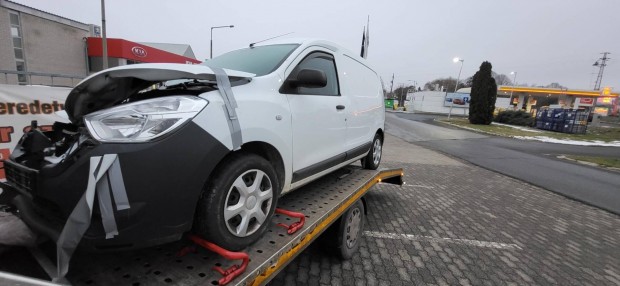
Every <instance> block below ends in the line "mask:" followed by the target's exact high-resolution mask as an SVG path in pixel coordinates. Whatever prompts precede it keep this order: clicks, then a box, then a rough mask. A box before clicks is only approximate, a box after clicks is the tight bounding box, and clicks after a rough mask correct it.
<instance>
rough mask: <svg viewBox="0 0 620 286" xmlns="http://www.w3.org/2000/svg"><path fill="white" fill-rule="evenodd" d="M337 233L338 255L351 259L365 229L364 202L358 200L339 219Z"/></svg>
mask: <svg viewBox="0 0 620 286" xmlns="http://www.w3.org/2000/svg"><path fill="white" fill-rule="evenodd" d="M338 223H339V227H338V231H337V233H336V236H337V237H336V246H337V248H338V252H337V253H338V255H339V256H340V257H341V258H342V259H345V260H348V259H351V257H353V254H355V252H357V250H358V249H359V246H360V240H361V239H362V233H363V231H364V204H363V203H362V201H361V200H357V202H355V203H354V204H353V205H352V206H351V207H350V208H349V209H348V210H347V211H346V212H345V213H344V214H343V215H342V217H341V218H340V220H338Z"/></svg>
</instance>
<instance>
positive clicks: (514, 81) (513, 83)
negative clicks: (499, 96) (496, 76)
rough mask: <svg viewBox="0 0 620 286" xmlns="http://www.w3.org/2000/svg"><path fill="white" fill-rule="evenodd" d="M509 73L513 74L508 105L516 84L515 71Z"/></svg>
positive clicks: (510, 103)
mask: <svg viewBox="0 0 620 286" xmlns="http://www.w3.org/2000/svg"><path fill="white" fill-rule="evenodd" d="M510 74H514V75H515V76H514V77H513V78H512V89H511V90H510V100H509V101H508V106H511V105H512V92H513V91H514V89H515V85H517V72H516V71H512V72H510ZM512 109H513V110H514V106H513V107H512Z"/></svg>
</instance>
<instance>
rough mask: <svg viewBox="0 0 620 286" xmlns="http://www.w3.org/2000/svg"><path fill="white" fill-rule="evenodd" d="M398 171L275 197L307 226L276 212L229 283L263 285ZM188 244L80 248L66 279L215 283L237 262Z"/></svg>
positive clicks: (331, 178) (365, 173)
mask: <svg viewBox="0 0 620 286" xmlns="http://www.w3.org/2000/svg"><path fill="white" fill-rule="evenodd" d="M402 172H403V171H402V169H380V170H364V169H362V168H359V167H355V166H352V165H350V166H347V167H345V168H343V169H340V170H337V171H335V172H333V173H331V174H329V175H326V176H324V177H323V178H321V179H319V180H317V181H314V182H312V183H310V184H308V185H306V186H304V187H303V188H301V189H299V190H296V191H294V192H291V193H289V194H286V195H285V196H283V197H282V198H280V200H279V201H278V207H279V208H281V209H286V210H290V211H294V212H300V213H303V214H304V215H305V225H304V226H303V228H301V229H300V230H299V231H297V232H295V233H294V234H291V235H289V234H288V233H287V229H286V228H284V227H282V226H280V225H278V224H280V223H281V224H286V225H290V224H291V223H293V222H294V221H295V219H294V218H290V217H288V216H284V215H281V214H277V213H276V214H275V215H274V218H273V221H272V223H271V225H270V227H269V228H268V230H267V232H266V234H265V235H264V236H263V237H262V238H261V239H260V240H259V241H258V242H256V243H255V244H253V245H251V246H250V247H248V248H246V249H244V250H243V252H245V253H247V254H248V255H249V258H250V261H249V264H248V266H247V268H246V270H245V271H244V272H243V273H242V274H241V275H240V276H238V277H236V278H235V279H234V280H232V281H231V282H230V284H229V285H264V284H266V283H267V282H269V281H270V280H271V279H272V278H274V277H275V275H277V274H278V273H279V271H281V270H282V269H283V268H284V267H285V266H286V265H287V264H288V263H289V262H290V261H292V260H293V259H294V258H295V257H296V256H297V255H298V254H300V253H301V252H302V251H303V250H304V249H305V248H306V247H308V246H309V245H310V243H311V242H313V241H314V240H315V239H316V238H317V237H319V235H320V234H322V233H323V232H324V231H325V230H327V228H328V227H329V226H330V225H332V224H333V223H334V222H336V221H337V220H338V219H339V218H340V217H341V216H342V215H343V214H344V213H345V212H346V211H347V209H348V208H349V207H350V206H351V205H353V204H354V203H356V202H357V201H358V200H360V199H361V198H362V197H363V196H364V194H366V192H368V190H369V189H370V188H371V187H372V186H374V185H375V184H377V183H380V182H387V183H395V184H402V175H403V173H402ZM188 245H191V242H190V241H189V240H187V239H183V240H181V241H178V242H175V243H170V244H166V245H162V246H158V247H152V248H147V249H141V250H134V251H129V252H115V253H104V254H92V253H81V252H78V253H76V254H75V255H74V257H73V259H72V261H71V265H70V270H69V273H68V275H67V279H68V281H69V282H70V283H71V284H73V285H134V286H138V285H161V284H171V285H197V284H200V285H204V284H207V285H209V284H210V285H218V280H219V279H220V278H221V277H222V275H220V274H219V273H218V272H216V271H214V270H213V269H212V268H213V267H221V268H223V269H228V268H229V267H231V266H232V265H235V264H237V263H238V262H239V261H231V260H226V259H224V258H222V257H221V256H219V255H217V254H215V253H213V252H211V251H208V250H206V249H202V248H200V247H198V248H196V251H195V252H189V253H186V255H184V256H179V255H178V254H179V251H180V250H182V249H183V248H185V247H187V246H188ZM39 256H40V255H39ZM38 260H39V262H40V264H41V266H42V267H43V268H44V269H45V268H47V269H46V271H47V272H48V273H50V272H51V271H53V269H49V268H50V266H49V265H50V263H41V259H38ZM45 264H47V267H46V266H45ZM17 274H19V273H17ZM16 277H18V278H19V276H14V275H8V274H7V273H2V272H0V284H2V283H4V282H8V281H12V282H17V280H19V279H16ZM25 280H26V277H24V280H21V282H22V283H26V285H32V284H30V283H32V281H30V283H29V282H26V281H25ZM3 281H4V282H3ZM35 284H36V283H35ZM22 285H24V284H22Z"/></svg>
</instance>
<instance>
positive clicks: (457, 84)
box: [446, 57, 465, 121]
mask: <svg viewBox="0 0 620 286" xmlns="http://www.w3.org/2000/svg"><path fill="white" fill-rule="evenodd" d="M452 61H453V62H454V63H458V62H461V68H460V69H459V75H458V76H457V77H456V85H455V86H454V92H456V90H457V89H458V87H459V80H460V79H461V71H463V62H464V61H465V60H464V59H461V58H459V57H455V58H454V59H452ZM446 96H448V92H447V91H446ZM453 105H454V98H453V99H452V100H451V101H450V111H449V112H448V121H450V115H452V106H453Z"/></svg>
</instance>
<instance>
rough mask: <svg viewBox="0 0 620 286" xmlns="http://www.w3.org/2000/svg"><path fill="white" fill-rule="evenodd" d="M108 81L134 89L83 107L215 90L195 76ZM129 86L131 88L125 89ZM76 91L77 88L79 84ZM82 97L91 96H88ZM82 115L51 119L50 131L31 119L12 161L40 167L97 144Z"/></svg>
mask: <svg viewBox="0 0 620 286" xmlns="http://www.w3.org/2000/svg"><path fill="white" fill-rule="evenodd" d="M112 81H117V82H118V84H117V85H115V86H114V88H113V90H116V89H117V88H118V89H121V90H123V91H127V90H128V89H132V90H133V91H134V92H132V93H130V94H125V95H126V96H127V95H128V96H127V97H126V98H122V100H120V99H119V100H115V102H114V103H112V104H111V105H110V101H107V103H106V104H104V105H101V104H90V103H89V104H86V105H85V106H86V107H88V108H89V109H90V110H91V111H92V112H95V111H99V110H101V109H106V108H110V107H114V106H120V105H124V104H130V103H135V102H140V101H144V100H149V99H154V98H161V97H167V96H178V95H183V96H198V95H199V94H202V93H204V92H208V91H212V90H215V89H217V87H216V84H215V83H214V82H212V81H204V80H197V79H179V80H172V81H165V82H159V83H158V82H152V81H145V80H140V79H136V78H120V79H112ZM129 83H131V84H129ZM129 86H132V87H131V88H129ZM121 87H123V88H121ZM76 90H79V87H78V88H76ZM76 90H74V91H72V95H73V94H75V91H76ZM86 97H87V98H90V99H95V98H93V97H89V96H86ZM68 101H69V100H68ZM104 102H105V101H104ZM72 107H75V105H71V104H69V109H71V108H72ZM77 109H80V108H77ZM69 112H70V111H69ZM75 112H76V110H75V108H74V109H73V114H74V115H75V114H76V113H75ZM80 113H81V112H80ZM89 113H90V112H89ZM84 115H86V114H80V116H74V118H71V116H70V119H72V122H73V123H71V122H70V123H63V122H54V124H53V125H52V129H51V130H41V129H40V128H39V126H38V123H37V121H32V123H31V126H30V128H29V131H28V132H27V133H25V134H24V135H23V137H22V138H21V139H20V140H19V142H18V144H17V147H16V148H15V150H14V151H13V153H12V156H11V157H12V159H13V160H14V162H16V163H18V164H21V165H23V166H26V167H28V168H30V169H34V170H40V169H41V168H43V167H44V166H47V165H50V164H57V163H59V162H62V161H64V160H67V159H69V158H70V156H71V154H73V153H74V152H75V151H76V150H78V149H79V148H82V147H84V146H89V145H90V146H92V145H96V144H99V142H98V141H97V140H95V139H94V138H93V136H92V135H91V133H90V132H89V130H88V128H86V126H85V125H84V120H83V116H84ZM75 118H79V120H74V119H75Z"/></svg>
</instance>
